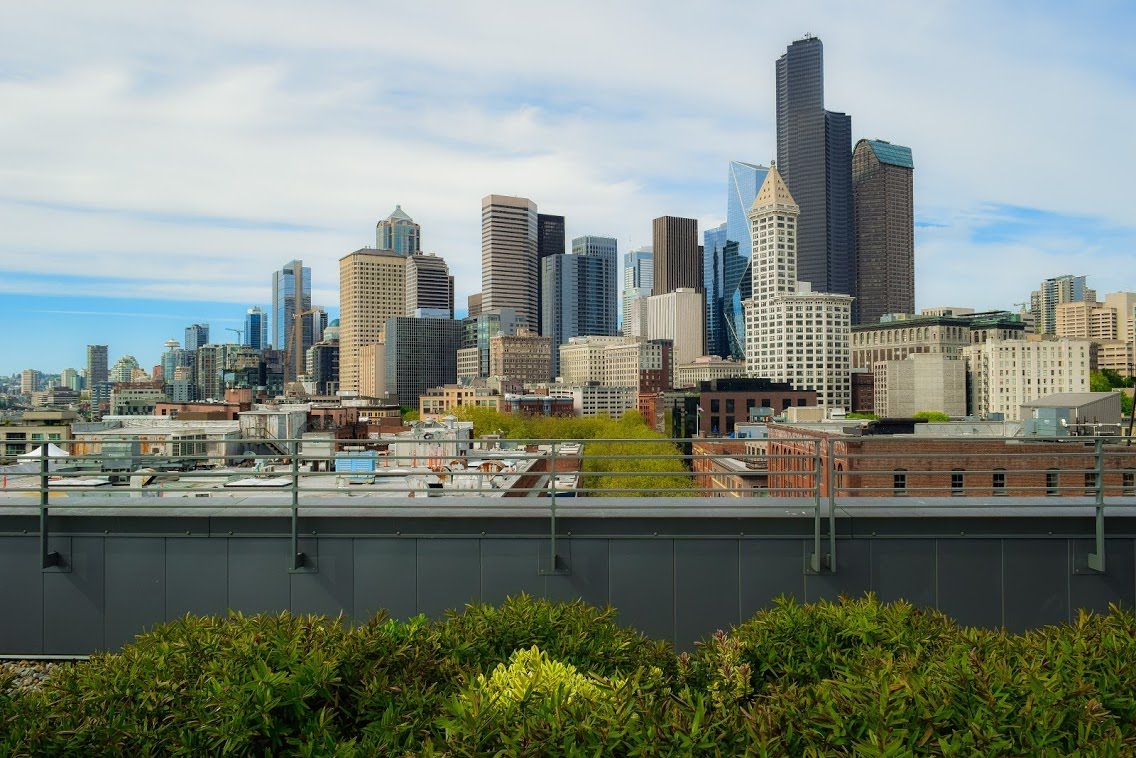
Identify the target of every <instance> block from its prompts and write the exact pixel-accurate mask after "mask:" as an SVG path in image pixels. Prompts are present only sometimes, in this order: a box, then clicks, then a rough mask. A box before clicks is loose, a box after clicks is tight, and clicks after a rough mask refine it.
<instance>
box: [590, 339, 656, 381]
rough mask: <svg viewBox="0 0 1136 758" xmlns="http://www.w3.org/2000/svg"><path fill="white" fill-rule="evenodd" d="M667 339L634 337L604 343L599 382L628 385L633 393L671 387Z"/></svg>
mask: <svg viewBox="0 0 1136 758" xmlns="http://www.w3.org/2000/svg"><path fill="white" fill-rule="evenodd" d="M671 349H672V346H671V343H670V342H669V341H668V340H654V341H647V340H643V339H637V340H635V341H634V342H628V343H626V344H616V345H608V346H607V347H605V348H604V351H603V361H604V368H603V377H604V378H603V383H604V384H606V385H608V386H611V387H631V388H632V389H633V390H635V392H636V393H637V394H657V393H659V392H665V391H666V390H669V389H670V388H671V374H672V367H671Z"/></svg>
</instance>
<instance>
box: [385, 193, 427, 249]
mask: <svg viewBox="0 0 1136 758" xmlns="http://www.w3.org/2000/svg"><path fill="white" fill-rule="evenodd" d="M375 248H376V249H378V250H391V251H393V252H396V253H398V254H400V255H414V254H415V253H417V252H419V251H421V250H422V228H421V227H419V226H418V224H416V223H414V219H412V218H411V217H410V216H408V215H406V211H404V210H403V209H402V206H401V205H396V206H395V207H394V210H393V211H392V212H391V215H389V216H387V217H386V218H384V219H383V220H382V221H380V222H379V223H377V224H375Z"/></svg>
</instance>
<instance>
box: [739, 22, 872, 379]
mask: <svg viewBox="0 0 1136 758" xmlns="http://www.w3.org/2000/svg"><path fill="white" fill-rule="evenodd" d="M777 170H778V171H779V172H780V174H781V176H782V177H783V180H784V183H785V184H786V185H787V187H788V190H789V192H791V193H792V197H794V198H796V202H795V203H794V204H795V205H798V204H799V212H800V215H799V219H798V221H797V229H796V231H797V235H796V240H795V241H796V248H797V273H796V279H797V280H800V281H802V282H809V283H810V284H811V285H812V287H811V289H812V291H815V292H832V293H836V294H845V295H853V294H855V286H856V259H855V238H854V237H855V233H854V227H853V211H852V119H851V117H849V116H848V115H846V114H844V113H835V112H833V111H827V110H825V109H824V49H823V46H822V45H821V41H820V40H819V39H818V38H816V37H812V36H806V37H805V38H804V39H800V40H797V41H795V42H794V43H793V44H791V45H790V46H789V47H788V49H787V50H786V51H785V54H784V55H782V56H781V57H780V58H779V59H778V60H777ZM755 279H756V272H755ZM754 297H757V293H756V291H755V292H754ZM746 354H747V356H748V355H749V350H748V348H747V351H746ZM822 394H827V393H822Z"/></svg>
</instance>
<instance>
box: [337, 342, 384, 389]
mask: <svg viewBox="0 0 1136 758" xmlns="http://www.w3.org/2000/svg"><path fill="white" fill-rule="evenodd" d="M341 365H342V364H341ZM356 366H357V372H358V374H357V376H358V379H357V385H356V388H355V391H357V392H358V393H359V394H360V395H362V396H363V397H376V398H377V397H383V396H385V395H386V391H387V352H386V345H385V344H384V343H382V342H374V343H372V344H370V345H363V346H362V347H361V348H360V349H359V359H358V362H357V364H356Z"/></svg>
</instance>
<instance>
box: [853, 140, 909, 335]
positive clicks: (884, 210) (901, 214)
mask: <svg viewBox="0 0 1136 758" xmlns="http://www.w3.org/2000/svg"><path fill="white" fill-rule="evenodd" d="M914 169H915V164H914V163H912V161H911V148H909V147H903V146H901V145H893V144H891V143H890V142H885V141H883V140H866V139H862V140H860V141H859V142H857V143H856V149H855V150H854V151H853V152H852V205H853V210H854V213H853V218H854V220H855V227H856V292H855V294H856V308H855V311H856V318H857V321H858V323H862V324H877V323H879V321H880V317H881V316H883V315H884V314H885V313H915V203H914V201H913V199H912V186H913V185H912V174H913V173H914Z"/></svg>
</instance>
